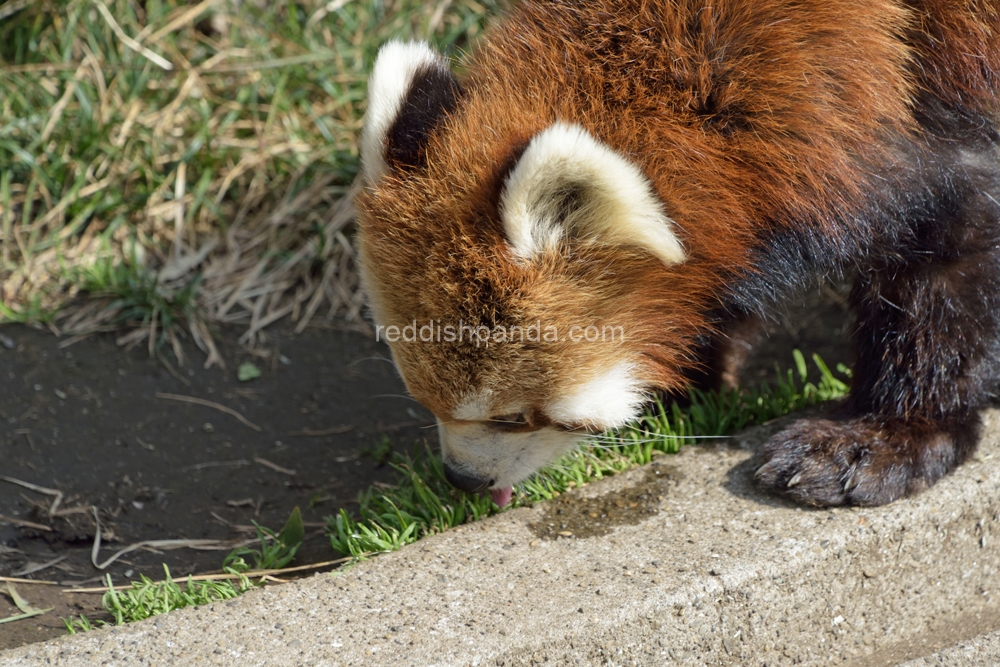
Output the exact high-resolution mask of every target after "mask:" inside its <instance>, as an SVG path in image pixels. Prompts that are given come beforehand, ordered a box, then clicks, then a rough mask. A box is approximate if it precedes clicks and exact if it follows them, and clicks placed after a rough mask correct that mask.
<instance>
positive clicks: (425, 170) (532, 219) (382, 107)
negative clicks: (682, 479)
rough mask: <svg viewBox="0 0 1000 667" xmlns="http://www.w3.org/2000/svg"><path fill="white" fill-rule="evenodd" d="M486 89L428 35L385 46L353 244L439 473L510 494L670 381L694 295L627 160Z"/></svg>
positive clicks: (639, 175) (585, 133)
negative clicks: (423, 417)
mask: <svg viewBox="0 0 1000 667" xmlns="http://www.w3.org/2000/svg"><path fill="white" fill-rule="evenodd" d="M490 98H491V95H490V94H489V92H488V91H484V90H481V89H480V88H479V87H477V85H476V84H475V82H471V83H470V85H469V86H468V87H466V88H465V89H463V85H462V84H461V83H460V82H459V81H458V80H457V79H456V78H455V77H454V76H453V74H452V72H451V71H450V69H449V67H448V65H447V63H446V62H445V61H444V59H443V58H442V57H441V56H439V55H438V54H436V53H434V52H433V51H431V50H430V49H429V48H428V47H427V46H426V45H424V44H415V43H410V44H403V43H398V42H394V43H390V44H387V45H386V46H385V47H384V48H383V49H382V51H381V52H380V55H379V57H378V60H377V62H376V64H375V68H374V71H373V74H372V77H371V82H370V86H369V108H368V114H367V116H366V120H365V126H364V131H363V135H362V170H363V174H364V178H365V181H366V187H365V190H364V192H363V193H362V194H361V195H360V196H359V198H358V207H359V210H360V237H359V242H360V253H361V260H362V276H363V280H364V284H365V287H366V289H367V292H368V295H369V299H370V303H371V309H372V313H373V315H374V319H375V323H376V327H377V331H378V335H379V337H380V338H381V339H384V340H387V341H388V343H389V345H390V347H391V349H392V354H393V357H394V359H395V362H396V365H397V366H398V368H399V371H400V373H401V375H402V377H403V379H404V381H405V382H406V385H407V387H408V389H409V390H410V392H411V393H412V394H413V396H414V397H415V398H416V399H418V400H419V401H421V402H422V403H423V404H424V405H425V406H427V408H428V409H430V410H431V411H432V412H433V413H434V414H435V415H436V417H437V419H438V423H439V432H440V438H441V446H442V451H443V455H444V460H445V464H446V469H447V470H448V472H449V477H450V478H451V479H452V480H453V482H455V483H456V485H458V486H460V487H462V488H466V489H467V490H476V489H483V490H485V489H487V488H490V489H493V490H494V491H495V492H496V493H497V494H498V495H496V496H495V497H498V498H500V499H501V500H506V498H508V497H509V496H505V495H504V494H505V493H507V492H509V488H510V486H511V485H512V484H514V483H516V482H518V481H520V480H522V479H524V478H525V477H527V476H528V475H530V474H531V473H533V472H534V471H535V470H537V469H538V468H539V467H541V466H542V465H544V464H545V463H547V462H549V461H551V460H552V459H553V458H555V457H557V456H559V455H561V454H563V453H564V452H566V451H567V450H568V449H569V448H571V447H572V446H573V445H574V444H575V443H577V442H579V441H580V440H581V439H582V438H583V437H584V435H585V434H586V433H588V432H600V431H603V430H607V429H612V428H615V427H618V426H621V425H623V424H625V423H626V422H627V421H629V420H630V419H632V418H634V417H635V416H637V414H638V413H639V411H640V409H641V407H642V405H643V404H644V402H645V401H646V399H647V398H648V396H649V394H650V392H652V391H653V390H656V389H672V388H676V387H677V386H678V385H679V383H680V378H679V376H678V374H677V371H676V370H675V369H677V368H679V367H681V366H682V365H683V364H682V362H683V360H684V359H685V358H686V356H687V354H688V349H689V347H690V345H689V343H690V339H691V337H692V332H691V330H692V326H691V324H690V322H689V321H688V320H686V319H685V318H684V317H683V316H681V315H680V313H685V312H689V311H690V310H691V306H692V303H693V302H694V300H695V299H696V298H697V297H696V296H695V295H696V294H697V293H698V292H699V290H697V289H694V288H693V287H692V288H690V289H688V288H686V287H685V285H686V284H688V283H686V282H685V281H690V279H689V278H685V276H684V274H683V273H681V271H680V269H681V267H682V266H683V265H684V263H685V261H686V260H687V256H686V251H685V247H684V243H683V241H682V234H681V230H679V229H678V227H677V225H676V224H675V223H674V222H673V221H672V220H671V219H670V218H669V217H668V215H667V212H666V211H665V210H664V207H663V204H662V202H661V200H660V198H659V197H658V196H657V193H656V192H655V191H654V188H653V186H652V184H651V183H650V181H649V180H648V178H647V177H646V176H645V175H644V172H643V170H642V168H640V166H639V165H638V164H636V163H635V162H633V161H632V160H631V159H629V157H627V156H626V155H624V154H623V153H621V152H619V151H617V150H615V149H614V148H612V147H611V146H610V145H608V144H607V143H605V142H604V141H602V140H601V139H600V138H598V136H595V133H594V132H593V130H592V128H590V129H588V128H585V127H583V126H581V125H579V124H576V123H573V122H567V121H565V120H562V119H560V118H559V117H558V112H557V111H553V110H552V108H551V107H548V108H546V107H544V106H539V107H537V108H531V107H532V105H531V104H525V105H520V106H519V105H518V104H517V102H516V101H509V102H505V103H504V104H503V105H499V106H498V105H497V104H496V103H495V102H491V100H490ZM668 285H669V286H670V287H671V289H670V296H669V297H665V296H664V294H665V291H664V289H665V286H668ZM689 287H690V285H689ZM688 299H690V300H691V303H689V302H688Z"/></svg>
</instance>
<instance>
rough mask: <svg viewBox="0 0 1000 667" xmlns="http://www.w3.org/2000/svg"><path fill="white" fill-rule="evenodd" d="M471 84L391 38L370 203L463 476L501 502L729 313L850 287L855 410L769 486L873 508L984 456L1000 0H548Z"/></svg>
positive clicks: (665, 375)
mask: <svg viewBox="0 0 1000 667" xmlns="http://www.w3.org/2000/svg"><path fill="white" fill-rule="evenodd" d="M460 71H461V75H460V76H458V75H455V74H454V73H453V71H452V69H451V67H450V64H449V63H448V61H447V60H446V59H445V58H444V57H442V56H441V55H439V54H437V53H435V52H434V51H432V50H431V49H430V48H429V47H428V46H426V45H425V44H421V43H399V42H393V43H389V44H387V45H386V46H384V47H383V49H382V50H381V52H380V54H379V56H378V58H377V61H376V63H375V66H374V69H373V73H372V75H371V80H370V86H369V102H368V111H367V115H366V119H365V124H364V129H363V132H362V142H361V150H362V172H363V178H364V182H365V185H364V189H363V191H362V192H361V194H360V195H359V196H358V199H357V205H358V209H359V247H360V255H361V261H362V275H363V280H364V284H365V286H366V289H367V291H368V294H369V298H370V305H371V310H372V313H373V316H374V319H375V322H376V325H377V330H378V332H379V335H380V336H381V337H382V338H383V339H387V340H388V341H389V344H390V347H391V349H392V354H393V357H394V360H395V362H396V364H397V366H398V368H399V371H400V373H401V375H402V377H403V379H404V381H405V383H406V385H407V387H408V389H409V391H410V392H411V393H412V395H413V396H414V397H415V398H417V399H418V400H419V401H421V402H422V403H423V404H424V405H425V406H426V407H427V408H428V409H430V410H431V411H432V412H433V413H434V415H436V417H437V419H438V424H439V434H440V440H441V447H442V452H443V457H444V461H445V467H446V471H447V476H448V478H449V479H450V480H451V481H452V483H453V484H454V485H456V486H457V487H459V488H462V489H465V490H468V491H472V492H475V491H485V490H487V489H489V490H490V491H491V492H492V494H493V497H494V499H495V500H497V502H498V504H501V505H502V504H504V503H505V502H507V501H508V500H509V498H510V493H511V485H513V484H515V483H516V482H518V481H519V480H522V479H524V478H525V477H526V476H528V475H530V474H532V473H533V472H534V471H535V470H537V469H538V468H539V467H540V466H542V465H544V464H545V463H547V462H549V461H551V460H552V459H554V458H555V457H557V456H558V455H560V454H562V453H564V452H565V451H567V450H568V449H569V448H571V447H573V446H574V445H575V444H576V443H578V442H579V441H580V440H581V439H582V438H584V437H585V435H586V434H587V433H591V432H599V431H602V430H605V429H612V428H615V427H618V426H621V425H622V424H625V423H626V422H628V421H629V420H630V419H632V418H634V417H635V416H637V415H638V414H639V412H640V411H641V409H642V408H643V405H644V404H645V403H646V402H647V401H648V399H649V397H650V396H652V395H654V394H656V393H658V392H674V391H677V390H679V389H680V388H681V387H682V386H683V385H684V383H685V381H686V378H688V377H690V375H691V373H692V372H696V371H697V370H698V369H699V368H703V367H704V365H705V363H706V362H705V361H704V360H703V359H702V356H703V353H704V351H705V350H706V349H707V348H710V347H711V340H712V339H713V337H718V336H724V333H725V322H727V321H729V320H734V319H735V320H739V319H743V318H747V317H755V316H759V315H760V314H764V313H766V312H767V311H768V309H769V308H772V307H774V305H775V304H776V303H777V302H778V301H779V300H780V299H781V298H782V297H783V296H784V295H786V294H787V293H788V292H790V291H791V290H794V289H796V288H799V287H801V286H803V285H806V284H808V283H809V282H810V281H812V280H815V279H817V278H823V277H830V276H844V275H846V276H854V287H853V290H852V292H851V296H850V301H851V304H852V307H853V311H854V313H855V315H856V325H855V331H854V342H855V347H856V353H857V366H856V369H855V375H854V381H853V387H852V390H851V394H850V397H849V399H848V400H847V402H846V403H845V404H844V405H843V406H841V407H840V408H839V409H838V411H837V412H835V413H834V414H831V415H829V416H827V417H823V418H810V419H801V420H799V421H797V422H794V423H792V424H791V425H790V426H788V427H787V428H786V429H785V430H784V431H782V432H780V433H778V434H777V435H775V436H774V437H773V438H771V440H770V441H769V442H768V443H767V444H766V446H765V447H764V449H763V451H762V452H761V454H760V457H761V458H760V461H759V468H758V469H757V471H756V479H757V480H758V482H759V484H760V485H762V486H763V487H764V488H766V489H769V490H772V491H774V492H777V493H781V494H786V495H788V496H790V497H792V498H793V499H795V500H797V501H799V502H802V503H807V504H812V505H820V506H830V505H840V504H858V505H876V504H882V503H887V502H890V501H892V500H894V499H896V498H899V497H901V496H904V495H906V494H910V493H913V492H916V491H918V490H920V489H923V488H926V487H927V486H929V485H931V484H933V483H934V482H935V481H936V480H937V479H939V478H940V477H941V476H942V475H944V474H946V473H948V472H949V471H950V470H952V469H953V468H954V467H955V466H957V465H958V464H960V463H961V462H962V461H963V460H964V459H966V458H967V457H968V456H969V454H970V453H971V452H972V450H973V448H974V447H975V443H976V440H977V434H978V431H979V424H980V421H979V416H978V410H979V408H981V407H982V406H983V405H984V403H985V402H986V401H987V400H988V399H989V397H990V396H991V391H992V390H993V388H994V386H995V381H996V379H997V378H998V377H1000V134H998V126H1000V0H752V1H751V0H712V1H711V2H709V1H708V0H579V1H577V2H568V1H560V0H550V1H545V0H526V1H525V2H522V3H521V4H519V5H517V6H516V7H515V8H513V9H512V10H511V12H510V13H509V15H508V16H507V17H506V18H505V19H503V20H502V21H501V22H500V23H499V24H498V25H496V26H494V27H493V28H492V29H491V30H490V31H489V32H488V34H487V35H486V36H485V37H484V39H483V40H482V41H481V42H480V43H479V44H478V46H477V47H476V48H475V49H474V50H473V53H472V54H471V56H470V57H468V58H467V59H466V60H465V61H464V62H463V63H462V66H461V68H460ZM449 332H450V334H449ZM574 332H575V333H576V335H575V336H574V335H573V334H574ZM608 332H610V335H608Z"/></svg>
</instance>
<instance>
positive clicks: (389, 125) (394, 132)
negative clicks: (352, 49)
mask: <svg viewBox="0 0 1000 667" xmlns="http://www.w3.org/2000/svg"><path fill="white" fill-rule="evenodd" d="M456 91H457V84H456V83H455V80H454V76H453V75H452V73H451V70H450V69H449V67H448V62H447V61H446V60H445V58H444V57H443V56H441V55H440V54H438V53H436V52H434V51H433V50H432V49H431V48H430V47H429V46H428V45H427V44H426V43H424V42H407V43H403V42H399V41H392V42H387V43H386V44H385V45H384V46H383V47H382V48H381V49H380V50H379V53H378V58H377V59H376V60H375V67H374V68H373V69H372V74H371V77H370V78H369V80H368V111H367V112H366V113H365V123H364V129H362V131H361V170H362V172H363V173H364V175H365V178H366V179H367V180H368V182H369V183H373V182H375V181H376V180H378V178H379V177H380V176H382V175H383V174H384V173H386V172H387V171H388V170H389V167H390V164H389V163H390V162H392V158H393V157H394V155H393V148H394V146H393V142H394V139H399V140H400V141H401V143H402V144H403V145H402V146H401V147H400V146H396V147H395V148H397V149H398V151H403V152H404V153H405V155H403V156H402V158H403V159H404V160H415V159H416V156H415V151H417V149H418V148H419V144H420V140H421V139H422V138H423V136H424V135H425V134H426V132H427V131H428V130H429V129H430V127H432V126H433V124H434V122H435V121H436V119H437V117H438V116H439V115H440V113H441V112H442V111H447V110H450V109H451V108H452V107H453V106H454V99H455V94H456ZM408 102H409V105H408V104H407V103H408ZM401 125H402V126H403V127H400V126H401ZM397 143H400V142H399V141H397ZM398 151H397V152H398ZM395 157H400V156H398V155H397V156H395Z"/></svg>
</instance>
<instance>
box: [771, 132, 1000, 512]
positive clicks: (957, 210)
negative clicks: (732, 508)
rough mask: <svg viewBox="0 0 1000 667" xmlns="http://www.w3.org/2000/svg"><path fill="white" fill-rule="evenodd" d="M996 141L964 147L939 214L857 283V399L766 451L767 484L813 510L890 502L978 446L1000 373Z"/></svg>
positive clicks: (999, 163) (999, 165)
mask: <svg viewBox="0 0 1000 667" xmlns="http://www.w3.org/2000/svg"><path fill="white" fill-rule="evenodd" d="M988 143H989V144H990V145H987V146H982V145H981V146H980V147H979V148H978V149H976V150H974V151H964V152H961V153H959V152H958V151H956V153H958V154H957V155H956V156H955V158H956V159H955V163H954V165H953V166H952V167H950V168H946V169H944V170H943V171H945V173H946V176H945V183H944V185H943V186H942V187H941V189H940V192H941V193H943V194H941V195H939V197H938V198H937V201H936V202H935V204H934V205H933V209H934V210H933V211H925V212H924V213H923V214H920V215H914V216H913V217H912V218H911V219H912V221H913V226H912V227H911V229H912V230H913V235H912V236H911V237H910V239H911V242H910V243H907V244H906V245H907V247H906V248H893V249H891V251H892V252H891V253H887V255H885V256H882V257H881V258H878V259H877V260H876V262H875V266H874V267H873V268H871V269H870V270H869V271H868V272H867V273H864V272H863V273H862V274H861V276H860V277H859V278H858V280H857V283H856V285H855V288H854V291H853V293H852V296H851V300H852V304H853V306H854V310H855V312H856V314H857V317H858V323H857V330H856V333H855V345H856V348H857V366H856V369H855V383H854V387H853V389H852V393H851V397H850V399H849V401H848V403H847V405H846V406H845V407H844V408H843V409H842V410H841V412H840V413H839V414H838V415H835V416H833V417H831V418H830V419H815V420H802V421H798V422H795V423H793V424H792V425H791V426H790V427H789V428H787V429H785V430H784V431H782V432H781V433H779V434H778V435H776V436H775V437H773V438H772V439H771V440H770V441H769V442H768V443H767V444H766V446H765V448H764V451H763V465H762V466H761V467H760V468H759V469H758V471H757V474H756V477H757V480H758V481H759V483H760V484H761V485H762V486H763V487H765V488H767V489H770V490H772V491H775V492H778V493H783V494H786V495H788V496H791V497H792V498H794V499H795V500H797V501H799V502H803V503H807V504H812V505H820V506H827V505H841V504H855V505H880V504H883V503H887V502H891V501H892V500H895V499H896V498H899V497H901V496H904V495H908V494H911V493H914V492H917V491H920V490H922V489H925V488H927V487H929V486H931V485H932V484H934V483H935V482H936V481H937V480H938V479H940V478H941V477H942V476H944V475H945V474H947V473H948V472H950V471H951V470H953V469H954V468H955V467H956V466H957V465H959V464H960V463H962V462H963V461H964V460H965V459H966V458H968V456H969V455H970V454H971V453H972V451H973V450H974V448H975V444H976V441H977V437H978V432H979V425H980V421H979V414H978V409H979V408H981V407H982V406H983V404H984V403H985V402H986V401H987V400H988V398H989V397H990V395H991V392H992V390H993V388H994V385H995V382H996V380H997V378H998V377H1000V368H998V367H1000V153H998V151H997V149H996V147H995V144H993V143H992V142H988ZM889 255H891V256H889Z"/></svg>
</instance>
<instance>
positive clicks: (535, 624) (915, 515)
mask: <svg viewBox="0 0 1000 667" xmlns="http://www.w3.org/2000/svg"><path fill="white" fill-rule="evenodd" d="M986 421H987V427H986V429H985V435H984V441H983V444H982V447H981V449H980V451H979V453H978V455H977V456H976V458H975V460H973V461H971V462H970V463H968V464H967V465H965V466H963V467H961V468H960V469H959V470H958V471H957V472H956V473H955V474H954V475H952V476H950V477H948V478H946V479H944V480H942V481H941V482H940V483H939V484H938V485H937V486H936V487H934V488H933V489H931V490H930V491H928V492H925V493H923V494H921V495H919V496H917V497H915V498H911V499H907V500H903V501H900V502H897V503H894V504H892V505H889V506H887V507H879V508H849V509H837V510H832V511H831V510H808V509H802V508H798V507H795V506H794V505H792V504H790V503H786V502H784V501H782V500H780V499H776V498H773V497H770V496H766V495H764V494H762V493H760V492H759V491H757V490H756V489H755V488H754V487H753V484H752V480H751V475H752V470H753V463H754V461H753V460H752V451H750V450H751V449H752V448H753V446H754V445H755V442H754V441H755V440H756V441H759V440H760V438H761V437H762V434H761V433H760V432H758V433H757V434H752V433H751V434H748V435H747V436H744V437H742V438H739V439H737V440H736V441H734V442H732V443H730V444H728V445H726V446H717V447H690V448H687V449H686V450H685V451H684V452H683V453H681V454H679V455H677V456H674V457H661V458H659V459H657V460H656V461H655V462H654V463H653V464H651V465H650V466H646V467H644V468H640V469H637V470H633V471H631V472H629V473H626V474H623V475H620V476H618V477H615V478H613V479H609V480H605V481H603V482H600V483H596V484H592V485H590V486H588V487H586V488H583V489H580V490H577V491H575V492H573V493H569V494H565V495H563V496H562V497H561V498H558V499H556V500H554V501H551V502H549V503H543V504H540V505H538V506H536V507H534V508H530V509H519V510H514V511H509V512H505V513H504V514H502V515H500V516H498V517H495V518H493V519H491V520H488V521H484V522H481V523H478V524H473V525H469V526H465V527H463V528H460V529H456V530H452V531H449V532H447V533H444V534H442V535H438V536H436V537H434V538H431V539H428V540H425V541H422V542H420V543H418V544H416V545H413V546H411V547H407V548H405V549H403V550H402V551H400V552H398V553H394V554H388V555H385V556H382V557H379V558H377V559H373V560H371V561H368V562H365V563H361V564H359V565H357V566H355V567H353V568H350V569H349V570H347V571H346V572H343V573H341V574H339V575H335V576H331V575H318V576H316V577H314V578H312V579H307V580H303V581H300V582H297V583H294V584H288V585H283V586H276V587H271V588H268V589H266V590H262V591H258V592H253V593H250V594H247V595H245V596H243V597H242V598H239V599H237V600H232V601H229V602H225V603H221V604H215V605H210V606H206V607H202V608H199V609H189V610H183V611H180V612H176V613H172V614H169V615H168V616H162V617H158V618H156V619H153V620H150V621H147V622H142V623H136V624H134V625H129V626H126V627H120V628H112V629H103V630H97V631H93V632H89V633H86V634H84V635H80V636H76V637H69V638H66V639H63V640H58V641H54V642H49V643H47V644H36V645H32V646H26V647H23V648H20V649H16V650H13V651H9V652H7V653H5V654H2V655H0V663H3V664H4V665H11V666H12V667H13V666H25V667H27V666H35V665H166V664H178V665H210V664H218V665H268V666H277V665H331V666H332V665H528V664H537V663H545V664H548V665H561V664H586V665H633V664H635V665H662V664H679V665H704V664H713V665H714V664H721V665H729V664H734V665H735V664H748V665H784V664H806V665H827V664H834V663H835V664H850V665H892V664H896V663H898V662H900V661H905V660H908V659H913V658H920V657H921V656H930V655H931V654H933V653H934V651H938V650H940V649H941V648H944V647H952V648H951V649H948V650H947V651H944V652H941V653H938V654H937V655H935V656H932V657H930V658H927V660H932V662H928V661H927V660H925V661H924V662H919V661H918V662H915V663H911V664H913V665H928V664H996V663H995V661H993V662H980V663H968V662H962V661H961V660H958V658H954V657H948V658H942V661H943V662H942V661H938V662H933V660H938V657H940V656H945V655H948V656H953V655H954V656H962V655H964V654H963V653H962V651H965V650H966V649H965V648H964V647H963V646H964V645H962V644H960V642H963V641H965V640H970V639H973V638H975V637H977V636H979V635H982V634H984V633H989V632H991V631H993V630H996V629H998V628H1000V591H998V590H997V587H998V584H1000V549H998V548H997V547H998V542H997V541H998V540H1000V526H998V520H1000V412H997V411H992V412H990V413H989V414H988V415H987V420H986ZM614 510H619V511H614ZM625 510H631V511H625ZM602 514H605V515H607V518H602V516H601V515H602ZM608 521H613V522H614V523H615V525H613V526H609V525H606V524H607V522H608ZM560 533H561V534H560ZM585 535H589V536H587V537H585ZM998 641H1000V640H998V639H997V637H996V635H988V634H987V635H986V638H980V639H978V640H976V641H975V642H974V644H975V645H976V646H980V647H983V651H989V650H992V651H993V654H992V655H996V649H995V648H992V649H991V648H990V646H992V647H996V646H997V643H998ZM989 642H992V643H991V644H990V646H986V643H989ZM949 651H950V652H949ZM984 655H985V653H984ZM948 660H952V662H948Z"/></svg>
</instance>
